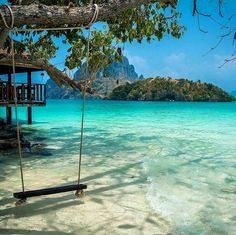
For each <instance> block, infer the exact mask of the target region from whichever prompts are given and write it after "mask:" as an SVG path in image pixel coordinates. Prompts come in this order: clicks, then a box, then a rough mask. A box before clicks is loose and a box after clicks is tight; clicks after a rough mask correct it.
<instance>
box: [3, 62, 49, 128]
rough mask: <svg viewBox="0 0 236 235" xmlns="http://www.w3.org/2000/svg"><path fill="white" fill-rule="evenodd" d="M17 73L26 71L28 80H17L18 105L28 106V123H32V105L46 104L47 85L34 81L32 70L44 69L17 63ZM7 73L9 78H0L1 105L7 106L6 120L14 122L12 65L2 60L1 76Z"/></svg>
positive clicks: (9, 122) (8, 122)
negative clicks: (4, 79) (24, 81)
mask: <svg viewBox="0 0 236 235" xmlns="http://www.w3.org/2000/svg"><path fill="white" fill-rule="evenodd" d="M15 70H16V74H20V73H26V74H27V82H26V83H22V82H17V84H16V96H17V104H18V106H25V107H27V113H28V124H32V107H33V106H45V105H46V85H45V84H36V83H33V82H32V72H38V71H42V69H41V68H37V67H35V66H33V65H25V64H20V63H16V67H15ZM1 75H7V80H6V81H3V80H0V107H2V106H4V107H6V122H7V124H11V123H12V106H14V105H15V101H14V84H13V81H12V65H11V64H6V63H3V62H1V61H0V76H1Z"/></svg>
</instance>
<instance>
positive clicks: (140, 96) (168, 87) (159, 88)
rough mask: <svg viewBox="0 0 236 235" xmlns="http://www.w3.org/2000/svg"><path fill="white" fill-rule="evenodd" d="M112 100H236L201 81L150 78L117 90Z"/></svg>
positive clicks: (219, 89)
mask: <svg viewBox="0 0 236 235" xmlns="http://www.w3.org/2000/svg"><path fill="white" fill-rule="evenodd" d="M108 98H109V99H111V100H142V101H145V100H146V101H201V102H232V101H234V100H235V99H234V98H233V97H232V96H230V95H229V94H228V93H226V92H225V91H224V90H222V89H221V88H219V87H217V86H215V85H213V84H210V83H203V82H201V81H197V82H193V81H189V80H186V79H173V78H162V77H156V78H149V79H145V80H140V81H137V82H134V83H132V84H130V83H126V84H125V85H121V86H119V87H117V88H115V89H114V90H113V91H112V92H111V94H110V95H109V97H108Z"/></svg>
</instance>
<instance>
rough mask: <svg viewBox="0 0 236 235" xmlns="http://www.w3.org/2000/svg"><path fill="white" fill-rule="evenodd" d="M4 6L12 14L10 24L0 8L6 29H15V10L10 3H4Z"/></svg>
mask: <svg viewBox="0 0 236 235" xmlns="http://www.w3.org/2000/svg"><path fill="white" fill-rule="evenodd" d="M2 6H5V7H6V8H7V9H8V11H9V12H10V16H11V24H10V25H8V23H7V21H6V18H5V16H4V14H3V12H2V10H1V9H0V15H1V18H2V21H3V24H4V26H5V28H6V29H9V30H10V29H13V27H14V23H15V18H14V14H13V11H12V9H11V7H10V6H9V5H2Z"/></svg>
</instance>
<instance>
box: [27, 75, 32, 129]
mask: <svg viewBox="0 0 236 235" xmlns="http://www.w3.org/2000/svg"><path fill="white" fill-rule="evenodd" d="M27 82H28V97H27V99H28V101H31V100H32V76H31V71H28V72H27ZM27 109H28V110H27V111H28V112H27V113H28V124H29V125H30V124H32V107H31V106H30V107H27Z"/></svg>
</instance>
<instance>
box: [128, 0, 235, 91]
mask: <svg viewBox="0 0 236 235" xmlns="http://www.w3.org/2000/svg"><path fill="white" fill-rule="evenodd" d="M203 2H204V4H203ZM209 2H210V1H206V0H202V1H199V3H200V5H199V6H200V9H202V11H204V12H207V13H208V12H210V13H211V12H214V13H217V7H216V5H215V3H213V2H216V1H211V3H209ZM178 9H179V10H180V11H181V12H183V15H182V18H181V23H182V25H185V26H186V27H187V30H186V32H185V34H184V36H183V37H182V38H181V39H179V40H177V39H173V38H171V37H165V38H164V39H163V40H162V41H161V42H158V41H153V42H152V43H151V44H148V43H142V44H141V45H140V44H137V43H134V44H133V45H129V44H127V45H126V46H125V54H126V55H127V57H128V58H129V59H130V62H131V63H132V64H134V65H135V68H136V71H137V72H138V73H139V74H143V75H144V76H145V77H149V76H158V75H160V76H171V77H175V78H187V79H190V80H202V81H206V82H211V83H214V84H216V85H219V86H220V87H222V88H223V89H225V90H227V91H232V90H236V62H233V63H228V64H226V65H225V66H224V67H223V68H221V69H219V68H218V66H219V65H221V64H222V63H223V62H224V59H225V58H228V57H229V56H230V55H231V54H232V53H233V52H234V50H235V49H236V43H235V45H234V46H233V45H232V41H233V40H232V36H231V38H228V39H225V40H224V41H223V42H222V44H221V45H220V46H219V47H218V48H217V49H215V50H214V51H212V52H211V53H209V54H208V55H206V56H204V54H206V52H207V51H209V49H210V48H211V47H213V46H214V45H215V44H216V43H217V41H218V40H219V36H220V35H222V34H223V33H224V32H225V31H223V30H221V29H220V26H219V25H218V24H216V23H215V22H213V21H211V20H209V19H208V18H204V17H202V18H200V20H201V25H202V28H204V30H207V31H208V33H202V32H200V31H199V29H198V23H197V18H196V17H193V16H192V1H189V0H188V1H186V0H180V4H179V7H178ZM223 13H224V15H225V18H226V19H227V18H228V17H229V16H230V15H232V14H233V13H234V14H235V13H236V1H235V0H227V4H225V5H224V8H223ZM226 19H221V21H222V22H225V21H226ZM233 23H234V26H235V25H236V17H235V18H234V21H233Z"/></svg>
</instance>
